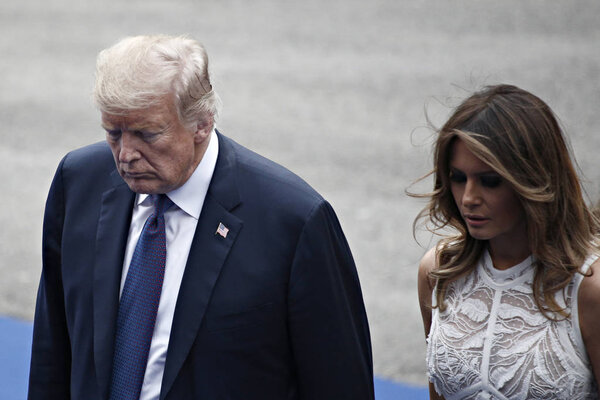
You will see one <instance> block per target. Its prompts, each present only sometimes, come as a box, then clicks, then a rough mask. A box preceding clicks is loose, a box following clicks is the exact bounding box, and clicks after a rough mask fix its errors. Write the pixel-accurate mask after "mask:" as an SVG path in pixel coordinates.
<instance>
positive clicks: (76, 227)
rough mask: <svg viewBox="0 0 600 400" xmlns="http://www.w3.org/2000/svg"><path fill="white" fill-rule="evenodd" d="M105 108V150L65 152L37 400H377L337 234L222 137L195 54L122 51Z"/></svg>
mask: <svg viewBox="0 0 600 400" xmlns="http://www.w3.org/2000/svg"><path fill="white" fill-rule="evenodd" d="M94 97H95V101H96V103H97V105H98V107H99V109H100V111H101V114H102V127H103V128H104V129H105V131H106V142H107V143H97V144H94V145H91V146H88V147H84V148H82V149H79V150H76V151H74V152H71V153H69V154H68V155H67V156H66V157H65V158H64V159H63V160H62V161H61V163H60V165H59V167H58V170H57V172H56V175H55V177H54V180H53V183H52V187H51V189H50V193H49V196H48V201H47V204H46V211H45V217H44V230H43V271H42V278H41V282H40V288H39V292H38V299H37V308H36V314H35V322H34V337H33V351H32V361H31V371H30V383H29V398H30V399H68V398H71V399H86V400H88V399H90V400H91V399H137V398H140V399H144V400H147V399H177V400H182V399H207V400H215V399H244V400H247V399H257V400H268V399H310V400H315V399H326V400H341V399H361V400H362V399H372V398H373V381H372V378H373V376H372V357H371V345H370V339H369V330H368V325H367V318H366V315H365V310H364V305H363V300H362V295H361V291H360V285H359V281H358V276H357V273H356V269H355V266H354V262H353V260H352V256H351V253H350V249H349V248H348V245H347V243H346V240H345V238H344V235H343V233H342V230H341V228H340V226H339V223H338V221H337V218H336V216H335V214H334V212H333V210H332V208H331V207H330V205H329V204H328V203H327V202H326V201H325V200H323V198H322V197H321V196H320V195H319V194H318V193H316V192H315V191H314V190H313V189H312V188H311V187H310V186H308V185H307V184H306V183H305V182H304V181H302V180H301V179H300V178H298V177H297V176H295V175H294V174H292V173H291V172H289V171H287V170H286V169H284V168H283V167H281V166H279V165H277V164H275V163H273V162H271V161H269V160H266V159H264V158H262V157H261V156H259V155H257V154H255V153H253V152H251V151H249V150H247V149H245V148H243V147H242V146H240V145H238V144H237V143H235V142H233V141H232V140H231V139H228V138H226V137H225V136H223V135H221V134H220V133H219V132H217V131H215V130H214V124H215V118H216V116H217V114H218V108H219V100H218V97H217V95H216V93H215V92H214V90H213V88H212V85H211V82H210V77H209V74H208V59H207V56H206V53H205V51H204V49H203V48H202V46H201V45H200V44H198V43H197V42H195V41H194V40H191V39H188V38H184V37H167V36H141V37H134V38H127V39H124V40H122V41H120V42H119V43H117V44H116V45H114V46H113V47H111V48H109V49H107V50H104V51H103V52H101V53H100V55H99V56H98V62H97V75H96V87H95V91H94ZM111 153H112V154H111ZM115 164H116V168H115ZM165 194H166V196H165Z"/></svg>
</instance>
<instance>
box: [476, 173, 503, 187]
mask: <svg viewBox="0 0 600 400" xmlns="http://www.w3.org/2000/svg"><path fill="white" fill-rule="evenodd" d="M480 179H481V185H482V186H485V187H488V188H495V187H498V186H500V184H501V183H502V178H501V177H499V176H497V175H490V176H482V177H481V178H480Z"/></svg>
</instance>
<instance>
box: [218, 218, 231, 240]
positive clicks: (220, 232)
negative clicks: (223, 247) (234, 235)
mask: <svg viewBox="0 0 600 400" xmlns="http://www.w3.org/2000/svg"><path fill="white" fill-rule="evenodd" d="M228 233H229V228H227V227H226V226H225V225H223V223H222V222H219V226H218V227H217V231H216V232H215V235H221V236H222V237H223V239H225V238H226V237H227V234H228Z"/></svg>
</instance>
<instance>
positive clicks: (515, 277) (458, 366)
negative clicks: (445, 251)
mask: <svg viewBox="0 0 600 400" xmlns="http://www.w3.org/2000/svg"><path fill="white" fill-rule="evenodd" d="M594 260H595V257H594V258H593V259H588V260H587V261H586V264H585V269H586V270H587V268H588V267H589V265H590V264H591V263H592V262H593V261H594ZM532 262H533V259H532V258H531V257H530V258H528V259H527V260H525V261H523V262H522V263H520V264H518V265H515V266H514V267H512V268H509V269H507V270H504V271H499V270H496V269H495V268H493V266H492V263H491V259H490V256H489V253H487V252H485V254H484V255H483V256H482V259H481V261H480V262H479V264H478V266H477V268H476V269H475V271H474V273H472V274H470V275H469V276H467V277H465V278H463V279H461V280H459V281H455V282H453V283H452V284H451V285H449V287H448V290H447V294H446V305H447V308H446V310H445V311H444V312H439V309H438V308H435V309H434V310H433V317H432V326H431V331H430V334H429V337H428V338H427V368H428V374H429V379H430V381H431V382H433V384H434V386H435V390H436V391H437V392H438V393H440V394H442V395H444V397H445V399H446V400H453V399H472V400H480V399H490V400H492V399H493V400H496V399H498V400H506V399H511V400H512V399H540V400H541V399H565V400H567V399H568V400H580V399H581V400H583V399H597V398H598V395H597V388H596V383H595V380H594V377H593V374H592V371H591V366H590V363H589V360H588V358H587V354H586V352H585V348H584V347H583V340H582V339H581V332H580V329H579V323H578V317H577V307H576V304H575V305H573V304H572V299H577V291H578V289H579V284H580V282H581V280H582V277H581V275H579V274H576V275H575V278H574V279H573V281H572V282H571V284H570V285H569V286H568V287H567V288H566V290H565V292H564V297H562V296H561V298H559V299H558V301H559V304H564V305H565V306H566V308H567V311H568V312H571V316H570V317H569V318H562V319H560V320H558V321H551V320H549V319H547V318H545V317H544V316H543V315H542V314H541V313H540V312H539V310H538V309H537V307H536V305H535V302H534V299H533V291H532V288H531V287H532V286H531V284H532V281H533V268H531V264H532Z"/></svg>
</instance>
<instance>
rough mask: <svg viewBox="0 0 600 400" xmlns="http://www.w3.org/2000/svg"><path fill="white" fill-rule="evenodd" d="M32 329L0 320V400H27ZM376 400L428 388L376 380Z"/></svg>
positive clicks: (421, 398)
mask: <svg viewBox="0 0 600 400" xmlns="http://www.w3.org/2000/svg"><path fill="white" fill-rule="evenodd" d="M31 333H32V325H31V323H29V322H23V321H19V320H15V319H11V318H6V317H0V343H1V346H0V399H2V400H24V399H25V398H26V397H27V376H28V371H29V357H30V355H31V348H30V347H31ZM375 398H376V399H377V400H398V399H406V400H426V399H428V398H429V395H428V392H427V389H426V388H422V387H413V386H407V385H403V384H399V383H395V382H390V381H387V380H383V379H379V378H375Z"/></svg>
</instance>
